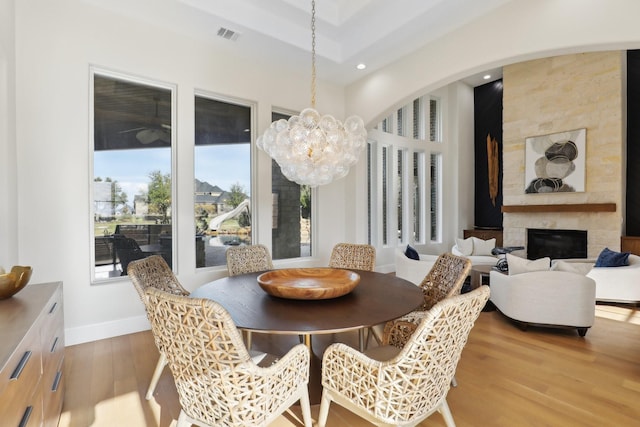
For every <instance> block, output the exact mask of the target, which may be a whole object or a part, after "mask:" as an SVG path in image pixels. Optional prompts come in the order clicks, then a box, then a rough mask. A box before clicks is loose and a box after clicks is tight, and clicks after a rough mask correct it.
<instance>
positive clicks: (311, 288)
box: [258, 268, 360, 299]
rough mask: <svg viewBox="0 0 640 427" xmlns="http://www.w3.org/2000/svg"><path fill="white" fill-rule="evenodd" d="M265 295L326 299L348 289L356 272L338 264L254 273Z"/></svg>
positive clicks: (354, 281) (355, 282)
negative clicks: (342, 267)
mask: <svg viewBox="0 0 640 427" xmlns="http://www.w3.org/2000/svg"><path fill="white" fill-rule="evenodd" d="M258 283H259V284H260V287H261V288H262V289H263V290H264V291H265V292H266V293H268V294H269V295H273V296H276V297H280V298H288V299H330V298H337V297H341V296H343V295H346V294H348V293H349V292H351V291H352V290H353V289H354V288H355V287H356V286H357V285H358V283H360V275H359V274H357V273H354V272H353V271H351V270H344V269H341V268H285V269H282V270H273V271H268V272H266V273H262V274H261V275H260V276H258Z"/></svg>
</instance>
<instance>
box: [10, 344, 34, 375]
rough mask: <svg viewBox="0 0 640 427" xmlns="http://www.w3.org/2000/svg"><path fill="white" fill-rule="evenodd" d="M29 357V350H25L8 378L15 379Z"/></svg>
mask: <svg viewBox="0 0 640 427" xmlns="http://www.w3.org/2000/svg"><path fill="white" fill-rule="evenodd" d="M30 358H31V351H30V350H29V351H25V352H24V354H23V355H22V357H21V358H20V363H18V366H16V369H14V370H13V373H12V374H11V376H10V377H9V379H10V380H16V379H18V377H19V376H20V374H21V373H22V371H23V370H24V367H25V366H26V365H27V362H28V361H29V359H30Z"/></svg>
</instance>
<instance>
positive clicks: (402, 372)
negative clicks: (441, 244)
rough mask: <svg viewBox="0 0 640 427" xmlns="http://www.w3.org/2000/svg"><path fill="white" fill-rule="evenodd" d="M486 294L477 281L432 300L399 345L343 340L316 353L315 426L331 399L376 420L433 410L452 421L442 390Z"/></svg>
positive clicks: (410, 422) (451, 425)
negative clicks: (358, 345) (364, 346)
mask: <svg viewBox="0 0 640 427" xmlns="http://www.w3.org/2000/svg"><path fill="white" fill-rule="evenodd" d="M488 299H489V287H488V286H481V287H480V288H478V289H476V290H474V291H471V292H468V293H466V294H463V295H458V296H454V297H451V298H447V299H445V300H443V301H441V302H439V303H437V304H436V305H435V306H433V308H431V310H429V311H428V312H425V315H424V317H423V318H422V320H421V321H420V323H419V324H418V327H417V329H416V330H415V332H414V334H413V335H412V336H411V339H410V340H409V341H408V342H407V343H406V344H405V346H404V347H403V348H402V349H398V348H397V347H393V346H384V347H375V348H373V349H371V350H370V351H367V352H366V354H363V353H361V352H359V351H357V350H355V349H353V348H351V347H349V346H347V345H346V344H343V343H337V344H332V345H330V346H329V347H328V348H327V349H326V350H325V352H324V356H323V358H322V387H323V391H322V402H321V404H320V413H319V415H318V426H319V427H324V426H325V424H326V422H327V417H328V414H329V406H330V404H331V402H335V403H337V404H339V405H341V406H343V407H344V408H346V409H348V410H350V411H352V412H353V413H355V414H357V415H359V416H360V417H362V418H364V419H366V420H367V421H369V422H371V423H373V424H375V425H378V426H399V425H402V426H415V425H417V424H418V423H420V422H422V421H423V420H425V419H426V418H428V417H429V416H431V415H432V414H433V413H434V412H436V411H437V412H440V413H441V414H442V416H443V417H444V420H445V423H446V425H447V426H448V427H455V422H454V421H453V416H452V415H451V411H450V409H449V405H448V404H447V393H448V392H449V389H450V387H451V380H452V378H453V376H454V374H455V371H456V367H457V365H458V361H459V360H460V356H461V353H462V350H463V349H464V346H465V344H466V343H467V339H468V336H469V332H470V331H471V328H472V327H473V325H474V323H475V321H476V319H477V318H478V315H479V314H480V312H481V311H482V308H483V307H484V305H485V303H486V301H487V300H488ZM390 333H393V331H391V332H390ZM400 333H402V331H400Z"/></svg>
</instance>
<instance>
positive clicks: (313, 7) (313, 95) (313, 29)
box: [311, 0, 316, 108]
mask: <svg viewBox="0 0 640 427" xmlns="http://www.w3.org/2000/svg"><path fill="white" fill-rule="evenodd" d="M311 108H316V1H315V0H311Z"/></svg>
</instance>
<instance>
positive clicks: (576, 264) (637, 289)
mask: <svg viewBox="0 0 640 427" xmlns="http://www.w3.org/2000/svg"><path fill="white" fill-rule="evenodd" d="M594 265H595V260H580V259H572V260H557V261H555V262H554V269H555V270H560V271H573V272H577V273H582V274H586V276H587V277H590V278H591V279H593V280H595V282H596V301H602V302H622V303H637V302H640V256H637V255H633V254H630V255H629V265H627V266H623V267H594Z"/></svg>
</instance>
